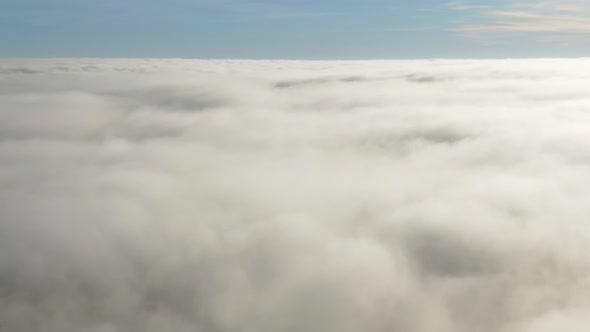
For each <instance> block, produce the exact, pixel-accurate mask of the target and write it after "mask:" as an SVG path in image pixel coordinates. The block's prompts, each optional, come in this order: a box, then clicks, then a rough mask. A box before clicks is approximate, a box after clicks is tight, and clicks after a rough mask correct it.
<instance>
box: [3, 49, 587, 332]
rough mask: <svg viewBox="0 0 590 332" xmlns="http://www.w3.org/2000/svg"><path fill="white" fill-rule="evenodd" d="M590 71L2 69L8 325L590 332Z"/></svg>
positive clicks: (489, 67) (452, 65)
mask: <svg viewBox="0 0 590 332" xmlns="http://www.w3.org/2000/svg"><path fill="white" fill-rule="evenodd" d="M587 65H588V60H557V59H547V60H503V61H468V60H465V61H458V60H457V61H373V62H296V61H268V62H263V61H258V62H256V61H197V60H194V61H193V60H35V61H33V60H27V61H25V60H2V61H1V62H0V216H1V218H0V329H1V330H5V331H14V332H20V331H23V332H24V331H27V332H30V331H44V332H58V331H59V332H74V331H76V332H78V331H84V332H123V331H125V332H127V331H142V332H143V331H146V332H152V331H153V332H155V331H158V332H159V331H199V332H218V331H226V332H234V331H236V332H237V331H240V332H243V331H245V332H298V331H306V332H315V331H322V332H345V331H351V332H352V331H368V332H372V331H375V332H377V331H408V332H430V331H440V332H468V331H469V332H471V331H484V332H488V331H489V332H492V331H493V332H499V331H500V332H549V331H565V330H567V331H572V332H575V331H586V330H587V329H588V328H589V327H590V320H589V319H588V313H589V305H590V303H589V300H588V299H589V298H590V278H589V277H590V256H589V255H588V254H587V244H588V243H589V242H588V241H590V225H589V224H588V220H589V217H590V189H589V188H590V173H589V172H588V171H589V166H590V137H589V135H590V134H589V132H590V115H589V113H588V110H589V109H590V96H589V95H588V92H587V88H586V86H587V84H586V83H587V81H588V79H590V71H589V70H586V69H584V68H587V67H588V66H587Z"/></svg>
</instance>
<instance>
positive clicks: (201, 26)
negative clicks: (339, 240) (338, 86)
mask: <svg viewBox="0 0 590 332" xmlns="http://www.w3.org/2000/svg"><path fill="white" fill-rule="evenodd" d="M589 41H590V0H571V1H568V0H566V1H563V0H562V1H540V0H539V1H538V0H510V1H509V0H501V1H475V0H472V1H453V2H449V1H434V0H413V1H409V0H405V1H400V0H323V1H320V0H282V1H280V0H279V1H270V0H166V1H164V0H142V1H140V0H118V1H117V0H100V1H97V0H0V57H181V58H254V59H408V58H467V57H469V58H503V57H577V56H586V55H588V54H590V46H587V45H590V43H589Z"/></svg>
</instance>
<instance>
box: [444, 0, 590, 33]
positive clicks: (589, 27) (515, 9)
mask: <svg viewBox="0 0 590 332" xmlns="http://www.w3.org/2000/svg"><path fill="white" fill-rule="evenodd" d="M448 6H449V7H450V8H451V9H452V10H455V11H475V12H476V13H477V14H478V16H480V17H479V20H482V21H483V23H476V24H461V25H458V26H455V27H453V28H451V29H450V31H452V32H455V33H457V34H459V35H461V36H464V37H468V38H475V39H500V38H506V37H516V36H522V35H526V36H529V37H530V36H531V35H532V36H534V38H535V39H536V40H541V41H542V40H550V41H562V42H568V41H575V40H578V41H579V40H580V39H583V38H587V37H588V35H589V34H590V18H589V17H590V3H589V2H587V1H564V2H549V1H534V2H530V1H526V2H522V1H521V2H516V3H512V4H507V5H502V6H489V5H481V6H480V5H466V4H461V3H456V2H453V3H449V4H448Z"/></svg>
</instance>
